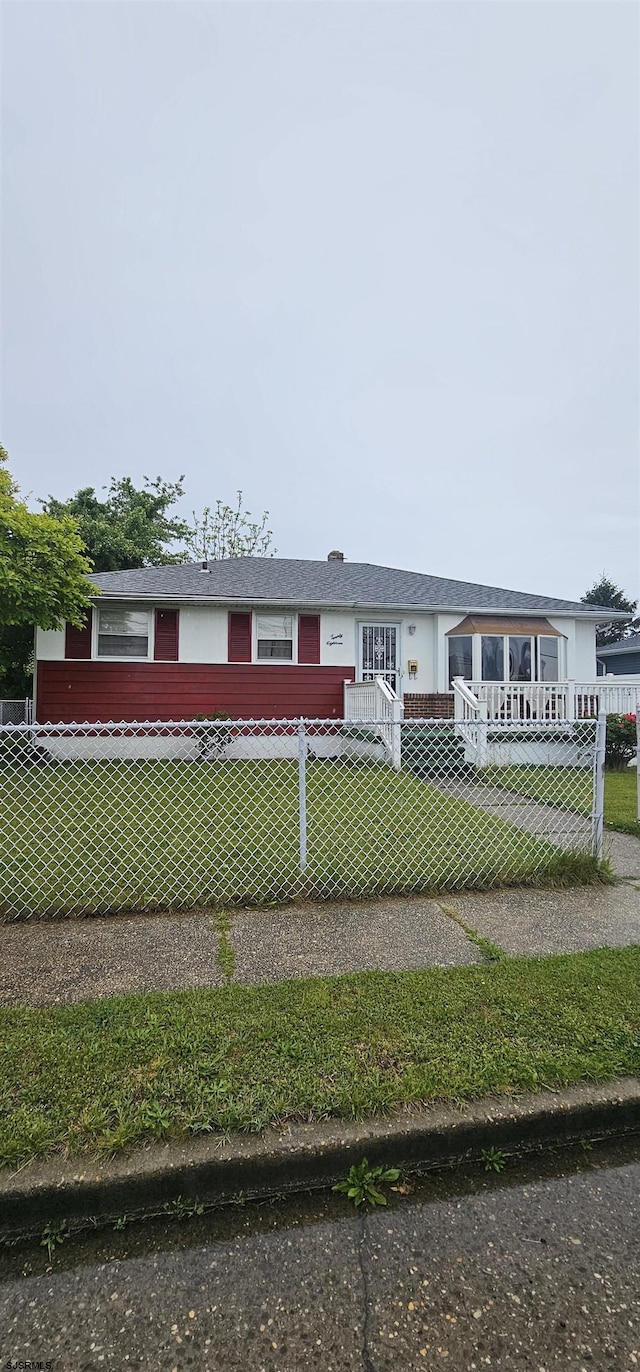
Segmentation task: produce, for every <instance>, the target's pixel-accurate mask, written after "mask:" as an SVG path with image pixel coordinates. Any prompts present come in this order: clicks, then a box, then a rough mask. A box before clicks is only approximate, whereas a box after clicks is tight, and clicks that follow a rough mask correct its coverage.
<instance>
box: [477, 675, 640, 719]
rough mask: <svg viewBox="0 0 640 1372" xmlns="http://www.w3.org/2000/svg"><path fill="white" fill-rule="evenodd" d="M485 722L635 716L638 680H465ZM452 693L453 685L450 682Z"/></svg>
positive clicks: (639, 696)
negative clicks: (482, 704)
mask: <svg viewBox="0 0 640 1372" xmlns="http://www.w3.org/2000/svg"><path fill="white" fill-rule="evenodd" d="M463 684H464V685H465V686H466V687H467V689H468V690H470V692H471V693H472V694H473V695H474V696H475V698H476V699H477V700H478V701H481V702H486V706H487V718H488V719H489V720H505V719H512V720H516V721H517V720H529V719H533V720H540V721H549V720H574V719H596V718H597V716H598V714H599V713H600V711H601V710H604V712H605V714H608V715H610V714H622V715H626V714H637V713H638V711H639V710H640V677H626V678H625V677H617V678H613V677H612V678H605V677H600V678H599V680H597V681H507V682H505V681H467V682H464V683H463ZM454 692H455V683H454Z"/></svg>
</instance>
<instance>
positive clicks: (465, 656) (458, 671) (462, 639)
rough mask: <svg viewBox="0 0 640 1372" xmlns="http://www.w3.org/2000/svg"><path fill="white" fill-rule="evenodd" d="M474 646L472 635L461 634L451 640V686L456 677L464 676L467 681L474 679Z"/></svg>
mask: <svg viewBox="0 0 640 1372" xmlns="http://www.w3.org/2000/svg"><path fill="white" fill-rule="evenodd" d="M472 645H473V639H472V637H471V634H460V635H459V636H457V637H453V638H450V639H449V685H451V682H452V681H453V678H454V676H463V677H464V679H465V681H471V680H472V679H473V653H472Z"/></svg>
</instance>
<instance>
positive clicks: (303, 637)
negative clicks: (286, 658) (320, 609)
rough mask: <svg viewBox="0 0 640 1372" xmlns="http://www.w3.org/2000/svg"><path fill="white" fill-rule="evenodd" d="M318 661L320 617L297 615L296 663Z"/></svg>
mask: <svg viewBox="0 0 640 1372" xmlns="http://www.w3.org/2000/svg"><path fill="white" fill-rule="evenodd" d="M319 661H320V615H298V662H319Z"/></svg>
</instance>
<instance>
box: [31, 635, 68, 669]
mask: <svg viewBox="0 0 640 1372" xmlns="http://www.w3.org/2000/svg"><path fill="white" fill-rule="evenodd" d="M64 642H65V631H64V629H36V659H37V661H38V662H61V661H62V660H63V658H64Z"/></svg>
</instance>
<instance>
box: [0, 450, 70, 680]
mask: <svg viewBox="0 0 640 1372" xmlns="http://www.w3.org/2000/svg"><path fill="white" fill-rule="evenodd" d="M6 462H7V454H6V452H5V450H4V448H3V447H2V446H1V445H0V695H4V696H7V697H20V696H25V695H27V694H28V692H29V690H30V674H31V658H32V655H33V630H34V625H36V624H38V625H40V627H41V628H43V629H54V628H57V626H58V625H59V624H61V623H63V622H64V620H67V619H68V620H70V621H71V623H73V624H81V623H82V620H83V615H84V610H85V609H86V607H87V606H88V605H89V604H90V603H91V590H92V587H91V585H90V583H89V582H88V580H87V573H88V572H90V570H91V564H90V562H89V561H88V559H87V558H86V556H85V554H84V550H83V545H82V540H81V538H80V536H79V534H78V530H77V527H76V525H75V522H74V520H73V519H71V518H69V516H68V515H65V516H64V517H63V518H61V519H56V518H54V517H53V516H52V515H51V514H48V513H46V514H35V513H34V512H33V511H32V510H29V509H28V508H27V506H26V505H25V504H24V501H22V500H20V499H19V491H18V487H17V486H16V484H15V482H14V481H13V479H12V477H11V474H10V472H9V470H8V468H7V466H6Z"/></svg>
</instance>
